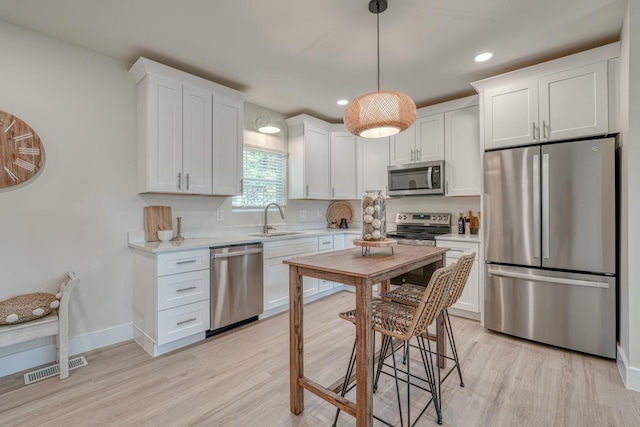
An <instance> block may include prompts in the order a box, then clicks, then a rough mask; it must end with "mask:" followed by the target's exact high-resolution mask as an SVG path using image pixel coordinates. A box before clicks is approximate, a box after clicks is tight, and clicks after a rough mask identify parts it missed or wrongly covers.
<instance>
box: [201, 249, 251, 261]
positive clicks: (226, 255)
mask: <svg viewBox="0 0 640 427" xmlns="http://www.w3.org/2000/svg"><path fill="white" fill-rule="evenodd" d="M260 253H262V249H248V250H245V251H237V252H221V253H217V254H216V253H214V254H211V259H222V258H233V257H237V256H242V255H252V254H260Z"/></svg>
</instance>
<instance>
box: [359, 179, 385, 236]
mask: <svg viewBox="0 0 640 427" xmlns="http://www.w3.org/2000/svg"><path fill="white" fill-rule="evenodd" d="M386 237H387V210H386V205H385V199H384V196H383V195H382V190H367V191H365V193H364V196H362V240H366V241H373V242H376V241H382V240H385V239H386Z"/></svg>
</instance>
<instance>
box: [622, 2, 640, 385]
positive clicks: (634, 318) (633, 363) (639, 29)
mask: <svg viewBox="0 0 640 427" xmlns="http://www.w3.org/2000/svg"><path fill="white" fill-rule="evenodd" d="M627 7H628V9H627V15H626V17H625V21H624V25H623V29H622V34H621V40H622V48H621V57H620V59H621V61H620V94H621V96H620V130H621V132H620V143H621V147H620V166H621V170H620V280H619V283H620V287H619V300H620V305H619V310H620V312H619V320H620V323H619V324H620V330H619V347H618V366H619V368H620V373H621V375H622V378H623V379H624V381H625V384H626V385H627V387H628V388H631V389H634V390H638V391H640V334H639V333H638V331H640V310H638V301H640V265H639V264H638V262H637V261H638V259H640V223H638V221H637V220H636V217H637V214H638V212H640V193H639V192H638V191H637V188H638V185H640V167H638V165H640V145H639V144H638V142H639V141H640V50H639V49H640V5H638V4H637V3H633V2H629V3H628V6H627Z"/></svg>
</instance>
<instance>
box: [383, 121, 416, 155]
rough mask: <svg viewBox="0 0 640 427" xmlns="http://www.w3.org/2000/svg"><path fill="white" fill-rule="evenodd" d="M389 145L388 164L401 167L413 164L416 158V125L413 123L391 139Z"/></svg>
mask: <svg viewBox="0 0 640 427" xmlns="http://www.w3.org/2000/svg"><path fill="white" fill-rule="evenodd" d="M390 139H391V144H390V145H389V152H390V163H389V164H392V165H403V164H405V163H412V162H415V161H416V160H415V158H416V124H415V122H413V123H412V124H411V126H409V128H408V129H406V130H405V131H403V132H400V133H398V134H396V135H394V136H392V137H391V138H390Z"/></svg>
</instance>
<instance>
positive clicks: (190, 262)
mask: <svg viewBox="0 0 640 427" xmlns="http://www.w3.org/2000/svg"><path fill="white" fill-rule="evenodd" d="M194 262H197V260H195V259H190V260H189V261H178V262H176V264H177V265H183V264H193V263H194Z"/></svg>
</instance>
